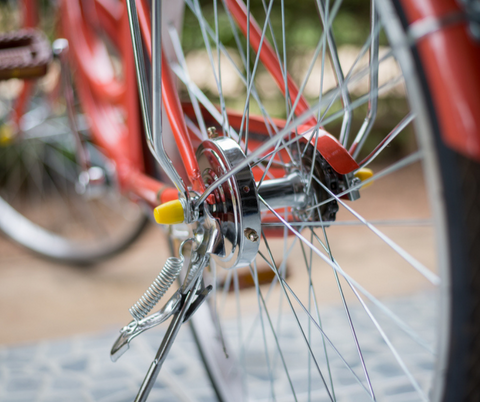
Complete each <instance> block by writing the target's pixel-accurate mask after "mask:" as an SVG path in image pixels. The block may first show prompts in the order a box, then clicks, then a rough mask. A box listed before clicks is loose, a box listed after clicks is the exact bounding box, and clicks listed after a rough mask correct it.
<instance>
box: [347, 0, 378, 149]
mask: <svg viewBox="0 0 480 402" xmlns="http://www.w3.org/2000/svg"><path fill="white" fill-rule="evenodd" d="M379 26H380V22H379V19H378V14H377V11H376V7H375V1H374V0H370V35H371V42H370V59H369V67H370V91H369V99H368V110H367V116H366V117H365V120H364V121H363V124H362V126H361V127H360V130H359V131H358V134H357V136H356V137H355V140H354V141H353V144H352V147H351V148H350V152H352V151H353V157H354V158H357V156H358V154H359V153H360V151H361V149H362V146H363V144H364V143H365V140H366V139H367V137H368V134H369V133H370V131H371V130H372V127H373V123H375V118H376V117H377V109H378V50H379V46H380V41H379V39H380V29H379Z"/></svg>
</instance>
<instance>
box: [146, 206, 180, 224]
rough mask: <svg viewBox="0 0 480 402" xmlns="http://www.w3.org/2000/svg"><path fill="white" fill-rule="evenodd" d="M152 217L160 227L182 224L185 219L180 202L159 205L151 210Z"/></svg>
mask: <svg viewBox="0 0 480 402" xmlns="http://www.w3.org/2000/svg"><path fill="white" fill-rule="evenodd" d="M153 216H154V217H155V221H156V222H157V223H160V224H161V225H175V224H176V223H182V222H183V221H184V219H185V217H184V215H183V205H182V203H181V201H180V200H173V201H168V202H165V203H164V204H162V205H159V206H158V207H156V208H155V209H154V210H153Z"/></svg>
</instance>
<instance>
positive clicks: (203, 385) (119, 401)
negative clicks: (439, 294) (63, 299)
mask: <svg viewBox="0 0 480 402" xmlns="http://www.w3.org/2000/svg"><path fill="white" fill-rule="evenodd" d="M432 302H433V301H432V297H431V295H429V294H420V295H415V296H411V297H408V298H406V297H401V298H396V299H392V300H388V301H387V305H388V306H389V307H390V308H393V309H396V310H397V311H399V312H401V310H402V309H403V311H404V312H408V311H410V312H411V311H412V310H411V308H413V307H414V308H415V311H416V314H415V315H416V318H415V319H414V320H412V321H411V322H410V324H411V325H412V327H413V328H414V329H415V330H416V331H417V332H418V333H419V334H420V335H421V336H423V337H424V338H425V339H426V340H427V341H430V339H429V337H430V336H431V335H432V332H431V331H430V329H431V327H430V325H431V324H432V320H433V318H432V317H430V316H429V315H428V310H429V307H430V306H431V303H432ZM342 313H343V312H342V309H341V308H339V307H332V308H329V309H328V310H326V311H324V313H323V316H322V321H323V322H324V327H325V331H326V333H327V336H328V334H335V335H334V336H332V339H334V341H335V344H336V347H337V348H338V349H339V350H340V351H341V352H342V355H343V356H345V358H346V359H347V360H348V361H349V362H351V363H352V362H353V363H352V366H353V367H354V369H355V370H356V371H357V372H359V370H361V368H360V367H359V365H358V362H357V363H355V361H356V354H355V350H354V346H353V344H352V343H351V342H350V340H351V338H350V337H349V331H348V327H347V328H342V325H343V324H342V322H343V321H344V320H343V317H344V315H343V314H342ZM351 313H352V316H358V315H359V314H362V313H361V309H360V308H359V306H357V307H353V308H352V310H351ZM291 320H293V318H292V317H289V318H287V324H289V321H291ZM381 324H382V326H383V327H384V329H385V332H386V333H387V334H388V336H389V337H390V339H391V340H392V342H393V343H394V344H395V346H396V347H397V348H398V350H399V352H400V353H401V355H402V357H403V358H404V359H405V364H406V365H407V366H408V367H409V369H410V370H411V372H412V374H413V375H414V376H415V377H416V378H417V379H418V381H419V383H420V384H421V386H422V387H423V388H425V389H428V386H429V384H428V378H429V375H430V373H431V371H432V356H431V355H429V354H428V353H425V351H423V350H422V349H421V348H420V349H419V348H418V347H414V346H412V345H413V344H412V342H410V341H409V340H408V338H406V337H404V336H402V335H401V334H398V333H397V332H396V331H395V326H394V325H393V324H391V322H390V324H389V320H384V321H381ZM286 327H287V328H294V326H290V325H286ZM369 329H371V328H369V324H368V323H365V324H364V325H360V326H357V334H358V337H359V339H361V340H362V347H363V352H364V355H365V359H366V361H367V363H368V365H369V371H370V376H371V378H372V382H373V383H374V384H375V393H376V396H377V398H378V400H379V401H388V402H413V401H418V400H420V397H419V395H418V394H417V393H416V392H415V391H414V389H413V388H412V386H411V385H410V383H409V381H408V379H407V378H406V377H405V375H404V374H403V372H402V370H401V369H400V368H399V367H398V365H397V364H396V362H395V360H394V359H393V357H392V356H391V354H390V353H388V351H386V349H385V352H383V350H382V349H381V348H382V346H381V344H382V341H381V338H380V336H379V335H378V334H375V333H374V335H373V336H372V335H368V336H367V331H368V330H369ZM234 330H235V325H234V324H233V323H230V324H228V325H227V328H226V331H225V332H226V334H227V335H229V332H231V331H234ZM162 332H163V329H156V330H152V331H150V332H147V333H145V334H143V335H142V336H140V337H139V338H137V339H136V340H135V341H134V342H133V343H132V346H131V348H130V350H129V351H128V352H127V353H126V354H125V355H124V356H122V358H121V359H120V360H119V361H118V362H116V363H112V362H111V361H110V358H109V349H110V347H111V345H112V342H113V340H114V339H115V338H116V333H115V332H112V331H108V332H103V333H99V334H93V335H82V336H74V337H70V338H65V339H61V340H46V341H40V342H34V343H30V344H24V345H20V346H3V347H0V401H2V402H33V401H38V402H57V401H58V402H60V401H68V402H77V401H78V402H93V401H95V402H97V401H98V402H124V401H125V402H127V401H132V400H133V399H134V396H135V394H136V392H137V390H138V387H139V385H140V383H141V381H142V378H143V376H144V374H145V372H146V370H147V368H148V366H149V364H150V362H151V359H152V358H153V356H154V353H155V350H156V349H157V347H158V344H159V342H160V339H161V335H162ZM283 337H284V338H285V340H286V342H285V343H282V340H280V343H281V344H282V348H283V349H284V350H283V352H284V355H285V359H286V361H287V362H288V364H291V376H292V381H293V382H295V385H296V386H298V387H299V389H300V392H299V393H298V394H297V398H298V400H299V401H303V400H308V392H307V389H308V382H306V381H305V378H306V374H307V366H308V365H307V364H301V363H300V362H301V361H302V360H301V359H299V358H298V356H299V354H298V353H299V352H298V351H299V350H300V349H301V347H302V340H301V339H299V338H297V339H296V340H295V341H292V338H291V333H289V331H287V332H284V333H283ZM272 343H273V342H272ZM318 346H320V338H319V337H318V342H316V344H315V342H314V348H315V347H318ZM373 352H375V353H376V357H374V358H371V355H372V353H373ZM378 352H380V356H377V354H378ZM261 356H262V352H260V351H259V350H257V348H256V347H255V346H252V347H249V348H248V351H247V354H246V361H247V366H248V367H249V369H250V370H251V372H250V374H251V375H250V383H251V386H252V387H253V388H252V389H255V390H256V391H255V392H258V393H259V394H261V395H264V396H265V399H264V400H268V393H269V389H270V387H269V382H268V380H267V379H265V378H263V379H262V378H260V377H258V376H256V375H255V373H256V371H255V370H257V369H258V368H259V366H261V365H262V364H263V363H262V359H261ZM329 357H330V364H331V366H332V369H338V371H337V372H338V376H337V377H336V380H335V382H336V386H335V393H336V397H337V400H338V401H354V402H361V401H369V400H371V399H370V398H369V396H368V395H367V394H366V392H365V391H364V390H362V388H361V387H360V386H359V384H358V383H357V382H356V381H355V379H354V377H353V376H352V375H351V373H350V372H349V371H348V370H347V369H346V368H345V367H344V365H343V363H342V361H341V360H340V359H339V358H338V356H336V355H335V353H334V352H332V350H330V351H329ZM360 373H361V371H360ZM302 382H303V388H304V392H303V393H302V391H301V389H302ZM282 386H283V388H284V391H281V388H280V389H279V392H284V395H285V396H284V397H282V398H278V400H279V401H290V400H293V398H292V397H291V396H288V395H289V387H288V382H287V381H284V382H283V385H282ZM311 389H312V391H311V392H312V394H311V395H312V396H311V397H312V399H311V400H312V401H327V400H328V397H327V395H326V394H325V391H324V388H323V387H322V386H321V384H320V383H319V382H317V383H315V384H312V385H311ZM214 400H215V398H214V394H213V391H212V389H211V387H210V385H209V383H208V381H207V378H206V375H205V373H204V371H203V369H202V365H201V363H200V359H199V356H198V353H197V352H196V349H195V345H194V342H193V339H192V337H191V335H190V332H189V331H188V330H187V328H186V327H184V328H182V330H181V332H180V335H179V338H178V340H177V342H176V343H175V344H174V346H173V348H172V350H171V353H170V355H169V357H168V359H167V362H166V363H165V365H164V368H163V371H162V373H161V375H160V377H159V380H158V381H157V383H156V385H155V387H154V389H153V391H152V394H151V398H150V399H149V401H152V402H153V401H162V402H170V401H171V402H174V401H200V402H207V401H214Z"/></svg>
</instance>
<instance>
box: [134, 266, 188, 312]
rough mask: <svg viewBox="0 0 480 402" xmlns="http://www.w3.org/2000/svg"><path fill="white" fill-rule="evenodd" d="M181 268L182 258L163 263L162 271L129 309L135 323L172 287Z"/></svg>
mask: <svg viewBox="0 0 480 402" xmlns="http://www.w3.org/2000/svg"><path fill="white" fill-rule="evenodd" d="M182 266H183V257H182V258H177V257H170V258H168V259H167V261H166V262H165V265H164V266H163V268H162V270H161V271H160V273H159V274H158V276H157V277H156V278H155V280H154V281H153V283H152V284H151V285H150V287H149V288H148V290H147V291H146V292H145V293H144V294H143V296H142V297H141V298H140V299H139V300H138V301H137V302H136V303H135V304H134V305H133V306H132V307H131V308H130V309H129V312H130V314H131V315H132V317H133V318H134V319H135V320H136V321H140V320H141V319H142V318H145V316H146V315H147V314H148V313H149V312H150V311H151V310H152V308H153V307H155V305H156V304H157V303H158V301H159V300H160V299H161V298H162V296H163V295H164V294H165V293H166V292H167V290H168V289H169V288H170V286H172V283H173V282H174V281H175V279H177V277H178V275H179V274H180V271H181V269H182Z"/></svg>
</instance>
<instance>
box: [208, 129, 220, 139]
mask: <svg viewBox="0 0 480 402" xmlns="http://www.w3.org/2000/svg"><path fill="white" fill-rule="evenodd" d="M207 133H208V138H210V139H213V138H217V137H218V133H217V129H216V128H215V127H208V128H207Z"/></svg>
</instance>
